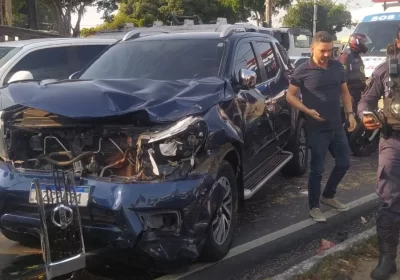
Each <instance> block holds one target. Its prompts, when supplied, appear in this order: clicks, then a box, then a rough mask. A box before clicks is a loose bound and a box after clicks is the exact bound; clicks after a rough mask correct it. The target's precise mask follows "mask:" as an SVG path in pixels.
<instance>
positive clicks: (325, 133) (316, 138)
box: [308, 127, 350, 209]
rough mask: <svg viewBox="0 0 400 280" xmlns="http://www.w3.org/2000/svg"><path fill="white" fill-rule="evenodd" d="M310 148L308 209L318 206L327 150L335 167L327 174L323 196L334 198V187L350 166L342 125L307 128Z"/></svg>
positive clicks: (347, 145)
mask: <svg viewBox="0 0 400 280" xmlns="http://www.w3.org/2000/svg"><path fill="white" fill-rule="evenodd" d="M308 131H309V133H308V135H309V143H310V148H311V168H310V176H309V180H308V202H309V205H310V209H312V208H319V200H320V197H321V180H322V174H323V173H324V166H325V155H326V152H327V151H328V150H329V152H330V153H331V155H332V157H333V158H335V167H334V168H333V170H332V173H331V175H330V176H329V179H328V182H327V183H326V187H325V189H324V192H323V194H322V196H323V197H325V198H334V197H335V194H336V188H337V186H338V185H339V183H340V181H341V180H342V179H343V177H344V175H346V173H347V170H349V167H350V147H349V142H348V140H347V136H346V132H345V131H344V129H343V128H342V127H340V128H337V129H326V130H319V129H309V130H308Z"/></svg>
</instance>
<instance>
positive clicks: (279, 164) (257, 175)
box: [244, 151, 293, 200]
mask: <svg viewBox="0 0 400 280" xmlns="http://www.w3.org/2000/svg"><path fill="white" fill-rule="evenodd" d="M292 158H293V154H292V153H291V152H286V151H282V152H279V153H278V154H276V155H274V156H273V157H272V158H271V159H267V160H266V161H264V162H263V163H261V164H260V167H259V169H258V170H257V171H256V172H254V173H253V174H251V175H250V178H248V179H247V178H246V181H245V185H244V199H245V200H247V199H250V198H251V197H252V196H253V195H254V194H255V193H256V192H258V191H259V190H260V189H261V188H262V187H263V186H264V185H265V183H267V182H268V181H269V180H270V179H271V178H272V177H274V176H275V174H276V173H278V172H279V170H281V169H282V168H283V167H284V166H285V165H286V164H287V163H288V162H289V161H290V160H291V159H292Z"/></svg>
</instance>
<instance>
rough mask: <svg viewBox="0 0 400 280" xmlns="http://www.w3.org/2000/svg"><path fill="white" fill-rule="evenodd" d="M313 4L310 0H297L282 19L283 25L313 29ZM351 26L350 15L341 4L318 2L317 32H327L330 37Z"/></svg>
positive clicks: (327, 1) (323, 0)
mask: <svg viewBox="0 0 400 280" xmlns="http://www.w3.org/2000/svg"><path fill="white" fill-rule="evenodd" d="M313 14H314V4H313V1H312V0H299V1H298V3H297V4H296V5H294V6H291V7H290V8H289V9H288V11H287V14H286V15H285V16H284V17H283V25H284V26H287V27H302V28H307V29H309V30H312V29H313ZM350 26H351V14H350V12H349V11H347V9H346V6H345V5H343V4H336V3H335V2H333V1H332V0H318V13H317V31H321V30H324V31H327V32H329V33H330V34H332V35H335V34H336V33H337V32H340V31H342V29H343V27H350Z"/></svg>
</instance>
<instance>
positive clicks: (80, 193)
mask: <svg viewBox="0 0 400 280" xmlns="http://www.w3.org/2000/svg"><path fill="white" fill-rule="evenodd" d="M40 187H41V190H42V199H43V203H44V204H57V201H58V203H61V202H62V201H64V197H65V189H64V187H62V188H61V192H56V191H55V187H54V186H49V185H41V186H40ZM89 191H90V187H89V186H76V187H75V192H76V200H77V203H78V206H80V207H86V206H87V205H88V201H89ZM57 195H58V200H57ZM29 203H35V204H37V200H36V190H35V187H34V186H32V187H31V190H30V192H29ZM68 204H71V205H75V203H74V201H73V200H72V198H71V197H70V196H69V195H68Z"/></svg>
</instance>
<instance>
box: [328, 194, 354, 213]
mask: <svg viewBox="0 0 400 280" xmlns="http://www.w3.org/2000/svg"><path fill="white" fill-rule="evenodd" d="M321 203H322V204H324V205H327V206H330V207H332V208H335V209H336V210H338V211H340V212H344V211H347V210H349V207H347V205H345V204H343V203H341V202H340V201H338V200H337V199H335V198H325V197H321Z"/></svg>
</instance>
